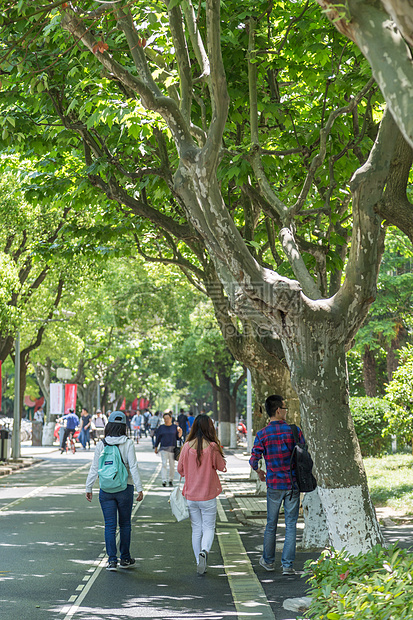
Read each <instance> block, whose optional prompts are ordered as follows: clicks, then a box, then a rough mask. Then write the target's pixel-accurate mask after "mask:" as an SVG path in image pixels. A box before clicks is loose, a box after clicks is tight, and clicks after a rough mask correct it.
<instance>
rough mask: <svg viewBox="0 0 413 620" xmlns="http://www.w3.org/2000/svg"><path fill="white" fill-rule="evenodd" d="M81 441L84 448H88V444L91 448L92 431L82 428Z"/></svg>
mask: <svg viewBox="0 0 413 620" xmlns="http://www.w3.org/2000/svg"><path fill="white" fill-rule="evenodd" d="M79 441H80V443H81V444H82V446H83V447H84V448H86V444H88V445H89V448H90V430H89V429H88V428H82V430H81V431H80V433H79Z"/></svg>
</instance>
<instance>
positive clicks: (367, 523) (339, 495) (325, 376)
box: [285, 320, 383, 555]
mask: <svg viewBox="0 0 413 620" xmlns="http://www.w3.org/2000/svg"><path fill="white" fill-rule="evenodd" d="M297 327H298V329H297V330H296V333H294V334H291V337H290V338H289V339H286V340H285V346H286V354H287V357H288V359H289V365H290V369H291V380H292V383H293V385H294V386H295V388H296V391H297V393H298V394H299V397H300V403H301V414H302V418H301V419H302V426H303V429H304V434H305V436H306V439H307V441H308V444H309V447H310V451H311V454H312V456H313V460H314V465H315V473H316V477H317V481H318V485H319V486H318V492H319V495H320V499H321V502H322V505H323V510H324V513H325V516H326V520H327V526H328V532H329V537H330V543H331V545H332V546H333V547H334V548H336V549H342V548H343V547H345V548H346V550H347V551H348V552H349V553H350V554H353V555H356V554H358V553H360V552H363V553H365V552H367V551H369V550H370V549H371V548H372V546H373V545H375V544H383V536H382V533H381V531H380V528H379V525H378V523H377V519H376V515H375V510H374V507H373V504H372V502H371V499H370V495H369V491H368V486H367V478H366V474H365V471H364V466H363V460H362V457H361V452H360V447H359V444H358V440H357V436H356V433H355V430H354V425H353V420H352V417H351V414H350V408H349V403H348V379H347V366H346V356H345V346H344V343H340V337H339V333H338V329H334V326H333V325H332V324H331V325H329V324H328V323H327V322H326V321H325V320H322V321H319V322H315V321H313V322H311V323H309V324H308V325H306V323H305V322H302V323H301V325H300V326H297Z"/></svg>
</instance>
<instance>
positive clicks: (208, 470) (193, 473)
mask: <svg viewBox="0 0 413 620" xmlns="http://www.w3.org/2000/svg"><path fill="white" fill-rule="evenodd" d="M217 470H218V471H226V463H225V458H224V453H223V450H222V447H221V444H220V442H219V439H218V437H217V434H216V430H215V427H214V423H213V422H212V420H211V419H210V418H209V417H208V416H207V415H198V416H197V417H196V418H195V420H194V422H193V424H192V428H191V430H190V432H189V435H188V438H187V440H186V442H185V444H184V447H183V448H182V451H181V454H180V456H179V462H178V473H179V474H180V475H181V476H183V477H184V478H185V484H184V487H183V490H182V493H183V495H184V497H185V498H186V500H187V503H188V511H189V517H190V520H191V526H192V548H193V551H194V555H195V559H196V563H197V572H198V574H199V575H203V574H204V573H205V571H206V569H207V562H208V553H209V551H210V549H211V547H212V543H213V540H214V534H215V521H216V515H217V497H218V495H219V494H220V493H221V492H222V487H221V482H220V480H219V477H218V474H217Z"/></svg>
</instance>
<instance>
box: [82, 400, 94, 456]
mask: <svg viewBox="0 0 413 620" xmlns="http://www.w3.org/2000/svg"><path fill="white" fill-rule="evenodd" d="M91 425H92V416H91V415H90V413H89V412H88V410H87V409H86V407H83V409H82V412H81V414H80V427H79V428H80V433H79V441H80V443H81V444H82V446H83V450H86V446H88V448H89V450H90V427H91Z"/></svg>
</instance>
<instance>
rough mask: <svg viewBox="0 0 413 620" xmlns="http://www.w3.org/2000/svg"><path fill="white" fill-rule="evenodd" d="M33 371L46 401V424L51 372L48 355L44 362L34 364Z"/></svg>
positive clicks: (48, 417) (50, 361) (50, 362)
mask: <svg viewBox="0 0 413 620" xmlns="http://www.w3.org/2000/svg"><path fill="white" fill-rule="evenodd" d="M34 372H35V375H36V379H37V383H38V384H39V386H40V389H41V391H42V394H43V396H44V398H45V401H46V406H45V411H46V424H48V423H49V422H50V375H51V372H52V360H51V359H50V357H48V358H47V359H46V363H45V364H40V363H39V362H38V363H37V364H34Z"/></svg>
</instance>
